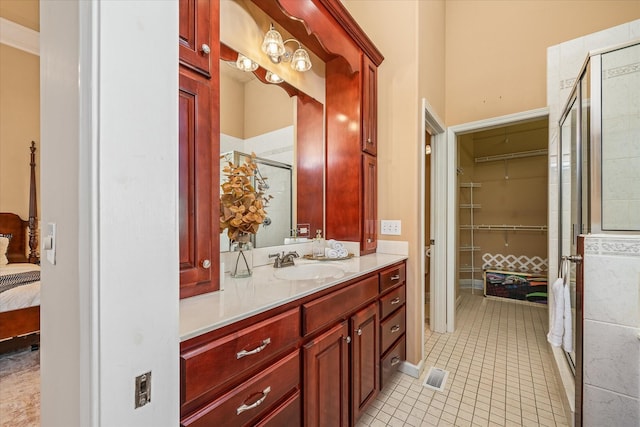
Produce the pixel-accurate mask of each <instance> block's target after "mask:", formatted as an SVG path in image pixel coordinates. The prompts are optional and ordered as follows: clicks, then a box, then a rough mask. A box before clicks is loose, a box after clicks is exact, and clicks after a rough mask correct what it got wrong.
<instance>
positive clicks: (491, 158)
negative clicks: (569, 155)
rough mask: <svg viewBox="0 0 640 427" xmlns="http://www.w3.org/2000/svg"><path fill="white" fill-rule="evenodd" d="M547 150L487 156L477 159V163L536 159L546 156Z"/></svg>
mask: <svg viewBox="0 0 640 427" xmlns="http://www.w3.org/2000/svg"><path fill="white" fill-rule="evenodd" d="M546 155H547V149H546V148H544V149H541V150H531V151H520V152H518V153H508V154H498V155H495V156H485V157H476V158H475V162H476V163H484V162H493V161H496V160H509V159H521V158H524V157H534V156H546Z"/></svg>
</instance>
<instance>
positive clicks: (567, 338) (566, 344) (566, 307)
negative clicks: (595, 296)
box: [562, 276, 573, 353]
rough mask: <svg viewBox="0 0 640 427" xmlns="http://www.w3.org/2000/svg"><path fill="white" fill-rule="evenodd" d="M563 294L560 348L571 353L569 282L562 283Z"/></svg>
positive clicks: (571, 331) (571, 328)
mask: <svg viewBox="0 0 640 427" xmlns="http://www.w3.org/2000/svg"><path fill="white" fill-rule="evenodd" d="M565 277H566V276H565ZM563 296H564V297H563V299H564V304H563V306H562V308H563V312H564V313H563V314H564V335H563V337H562V348H564V351H566V352H568V353H571V352H572V351H573V321H572V316H571V287H570V285H569V283H564V284H563Z"/></svg>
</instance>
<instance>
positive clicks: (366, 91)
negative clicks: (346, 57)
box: [362, 56, 378, 156]
mask: <svg viewBox="0 0 640 427" xmlns="http://www.w3.org/2000/svg"><path fill="white" fill-rule="evenodd" d="M362 70H363V72H362V80H363V81H362V151H364V152H367V153H369V154H371V155H374V156H375V155H376V153H377V150H378V148H377V138H378V67H377V66H376V64H374V63H373V61H371V60H370V59H369V58H368V57H367V56H363V57H362Z"/></svg>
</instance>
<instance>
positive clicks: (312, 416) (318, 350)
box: [304, 322, 350, 427]
mask: <svg viewBox="0 0 640 427" xmlns="http://www.w3.org/2000/svg"><path fill="white" fill-rule="evenodd" d="M348 341H350V337H349V330H348V327H347V322H342V323H340V324H338V325H336V326H334V327H333V328H331V329H330V330H329V331H327V332H325V333H324V334H322V335H320V336H319V337H317V338H315V339H314V340H313V341H311V342H309V343H308V344H306V345H305V346H304V425H305V426H306V427H339V426H345V427H346V426H348V425H349V343H348Z"/></svg>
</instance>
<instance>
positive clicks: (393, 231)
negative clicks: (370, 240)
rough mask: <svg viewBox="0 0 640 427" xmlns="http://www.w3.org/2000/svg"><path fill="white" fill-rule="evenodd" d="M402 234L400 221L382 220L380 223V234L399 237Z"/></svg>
mask: <svg viewBox="0 0 640 427" xmlns="http://www.w3.org/2000/svg"><path fill="white" fill-rule="evenodd" d="M401 232H402V224H401V221H400V220H399V219H398V220H389V219H383V220H381V221H380V234H386V235H389V236H399V235H400V234H401Z"/></svg>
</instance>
